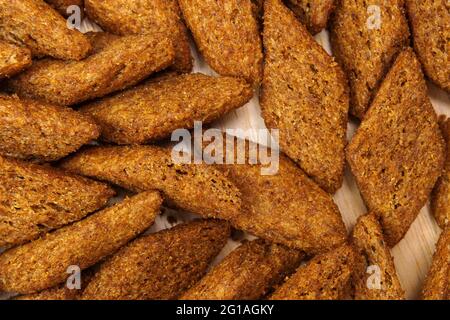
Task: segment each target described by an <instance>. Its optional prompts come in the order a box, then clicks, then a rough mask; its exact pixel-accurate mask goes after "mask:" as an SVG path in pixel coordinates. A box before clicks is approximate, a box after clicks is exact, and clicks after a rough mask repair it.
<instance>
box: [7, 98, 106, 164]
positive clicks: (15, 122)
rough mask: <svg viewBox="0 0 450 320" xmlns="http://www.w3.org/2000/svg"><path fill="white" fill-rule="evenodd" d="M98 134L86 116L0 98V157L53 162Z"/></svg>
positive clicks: (27, 102)
mask: <svg viewBox="0 0 450 320" xmlns="http://www.w3.org/2000/svg"><path fill="white" fill-rule="evenodd" d="M99 135H100V130H99V127H98V126H97V125H96V124H95V123H94V121H93V120H91V119H90V118H89V117H87V116H85V115H83V114H81V113H78V112H76V111H74V110H72V109H70V108H66V107H61V106H57V105H52V104H48V103H45V102H38V101H34V100H31V99H19V98H18V97H17V96H5V95H0V154H2V155H6V156H11V157H14V158H20V159H37V160H41V161H54V160H58V159H60V158H63V157H65V156H67V155H68V154H70V153H72V152H74V151H76V150H77V149H78V148H80V147H81V146H82V145H84V144H86V143H88V142H90V141H91V140H95V139H97V138H98V136H99Z"/></svg>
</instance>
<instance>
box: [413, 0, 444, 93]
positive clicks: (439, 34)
mask: <svg viewBox="0 0 450 320" xmlns="http://www.w3.org/2000/svg"><path fill="white" fill-rule="evenodd" d="M406 8H407V11H408V16H409V21H410V22H411V28H412V32H413V36H414V41H413V42H414V48H415V50H416V52H417V56H418V58H419V60H420V62H421V63H422V66H423V68H424V71H425V74H426V75H427V76H428V77H429V78H430V79H431V80H432V81H433V82H434V83H435V84H437V85H438V86H439V87H441V88H442V89H444V90H446V91H447V92H450V67H449V61H450V43H449V38H450V3H449V2H448V1H447V0H421V1H417V0H406Z"/></svg>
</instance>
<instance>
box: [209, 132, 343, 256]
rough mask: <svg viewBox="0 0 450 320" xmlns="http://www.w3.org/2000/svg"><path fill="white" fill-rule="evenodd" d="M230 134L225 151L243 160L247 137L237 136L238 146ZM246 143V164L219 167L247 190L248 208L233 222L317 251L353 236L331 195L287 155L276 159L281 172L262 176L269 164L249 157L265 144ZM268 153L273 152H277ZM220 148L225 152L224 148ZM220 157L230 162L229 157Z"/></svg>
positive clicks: (243, 196)
mask: <svg viewBox="0 0 450 320" xmlns="http://www.w3.org/2000/svg"><path fill="white" fill-rule="evenodd" d="M229 138H230V137H228V139H227V140H226V143H225V148H226V153H225V155H226V156H227V157H229V156H230V155H231V156H233V155H234V159H238V156H241V154H239V155H238V154H237V150H239V148H240V147H239V146H240V145H241V144H242V143H243V142H244V141H242V140H240V139H237V140H236V142H235V140H232V141H233V142H232V143H234V144H235V146H234V148H233V145H232V144H231V141H229V140H230V139H229ZM232 138H233V139H234V137H232ZM244 143H245V149H244V150H245V156H246V159H245V163H242V164H241V163H238V164H227V165H217V168H218V169H220V170H223V171H224V172H225V174H226V176H227V177H228V178H229V179H230V180H231V181H232V182H233V183H234V184H235V185H236V186H237V187H238V188H239V191H240V193H241V199H242V209H241V213H240V214H238V215H236V216H234V217H232V218H231V223H232V224H233V226H234V227H236V228H237V229H240V230H244V231H247V232H249V233H251V234H253V235H256V236H258V237H260V238H264V239H267V240H269V241H273V242H276V243H280V244H283V245H285V246H288V247H290V248H296V249H300V250H302V251H305V252H307V253H314V254H315V253H318V252H323V251H327V250H329V249H330V248H333V247H337V246H339V245H341V244H342V243H343V242H344V241H345V239H346V237H347V234H346V230H345V226H344V223H343V221H342V217H341V214H340V212H339V209H338V208H337V206H336V205H335V204H334V202H333V199H332V198H331V196H330V195H329V194H327V193H326V192H324V191H323V190H322V189H321V188H319V186H317V185H316V184H315V183H314V182H313V181H312V180H311V179H309V178H308V177H307V176H306V175H305V174H304V172H303V171H302V170H301V169H300V168H299V167H297V166H296V165H295V163H293V162H292V161H291V160H290V159H288V158H287V157H286V156H284V155H282V154H281V155H280V156H279V160H278V159H273V160H274V162H275V161H276V160H278V171H276V172H275V171H274V172H272V173H273V174H268V175H262V168H268V166H267V165H266V164H262V162H261V158H260V159H258V160H259V161H258V162H255V161H253V162H252V163H251V162H250V159H249V157H250V155H252V154H257V152H258V148H260V147H261V146H258V145H257V144H255V143H249V142H248V141H245V142H244ZM206 146H207V145H206V143H205V147H206ZM233 150H234V152H233ZM260 151H261V149H260ZM267 151H268V154H271V153H272V152H274V151H272V150H270V149H268V150H267ZM216 152H217V155H218V156H219V152H220V150H216ZM220 156H221V157H223V159H224V162H226V161H225V160H226V157H225V156H224V155H223V154H221V155H220ZM235 163H236V162H235ZM273 169H275V168H273Z"/></svg>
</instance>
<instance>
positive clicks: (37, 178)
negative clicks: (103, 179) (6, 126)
mask: <svg viewBox="0 0 450 320" xmlns="http://www.w3.org/2000/svg"><path fill="white" fill-rule="evenodd" d="M0 169H1V170H0V181H1V182H2V183H1V184H0V247H4V246H12V245H17V244H21V243H24V242H27V241H30V240H33V239H36V238H37V237H39V236H40V235H42V234H44V233H46V232H48V231H50V230H52V229H56V228H59V227H61V226H63V225H66V224H69V223H71V222H74V221H77V220H80V219H82V218H83V217H84V216H86V215H87V214H89V213H91V212H93V211H95V210H98V209H100V208H102V207H103V206H105V205H106V203H107V201H108V200H109V199H110V198H111V197H112V196H113V195H114V191H113V190H112V189H111V188H109V187H108V186H107V185H105V184H103V183H100V182H96V181H93V180H90V179H87V178H84V177H80V176H75V175H72V174H68V173H66V172H63V171H61V170H57V169H54V168H51V167H47V166H40V165H36V164H30V163H26V162H23V161H18V160H13V159H8V158H4V157H0Z"/></svg>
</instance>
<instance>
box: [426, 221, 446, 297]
mask: <svg viewBox="0 0 450 320" xmlns="http://www.w3.org/2000/svg"><path fill="white" fill-rule="evenodd" d="M422 299H424V300H450V228H448V227H447V228H446V229H445V230H444V231H442V233H441V236H440V237H439V241H438V243H437V245H436V252H435V253H434V256H433V263H432V264H431V268H430V270H429V271H428V275H427V278H426V279H425V284H424V286H423V290H422Z"/></svg>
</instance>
